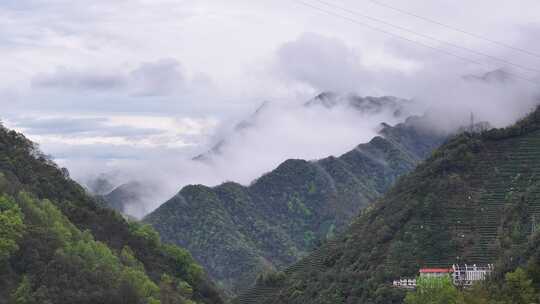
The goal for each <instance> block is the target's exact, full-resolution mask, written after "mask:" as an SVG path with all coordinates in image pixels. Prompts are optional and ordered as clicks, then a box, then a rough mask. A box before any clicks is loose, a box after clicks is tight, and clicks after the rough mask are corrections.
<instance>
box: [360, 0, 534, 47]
mask: <svg viewBox="0 0 540 304" xmlns="http://www.w3.org/2000/svg"><path fill="white" fill-rule="evenodd" d="M367 1H369V2H371V3H373V4H376V5H378V6H382V7H385V8H388V9H391V10H394V11H396V12H399V13H402V14H405V15H409V16H412V17H415V18H418V19H422V20H424V21H426V22H430V23H433V24H436V25H438V26H442V27H444V28H447V29H450V30H452V31H455V32H459V33H462V34H465V35H468V36H471V37H474V38H476V39H480V40H484V41H487V42H489V43H492V44H496V45H498V46H502V47H505V48H508V49H511V50H514V51H518V52H521V53H524V54H527V55H530V56H533V57H536V58H540V54H538V53H535V52H531V51H529V50H526V49H523V48H519V47H515V46H512V45H510V44H507V43H504V42H500V41H497V40H494V39H491V38H488V37H485V36H482V35H478V34H475V33H472V32H469V31H466V30H463V29H460V28H457V27H454V26H451V25H448V24H445V23H442V22H439V21H437V20H433V19H431V18H427V17H423V16H420V15H418V14H415V13H411V12H408V11H406V10H403V9H400V8H397V7H394V6H391V5H388V4H386V3H382V2H380V1H377V0H367Z"/></svg>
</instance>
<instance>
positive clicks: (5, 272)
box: [0, 127, 223, 304]
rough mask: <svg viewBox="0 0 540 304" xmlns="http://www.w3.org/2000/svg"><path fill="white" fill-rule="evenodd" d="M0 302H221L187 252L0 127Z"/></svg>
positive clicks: (29, 144)
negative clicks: (99, 199)
mask: <svg viewBox="0 0 540 304" xmlns="http://www.w3.org/2000/svg"><path fill="white" fill-rule="evenodd" d="M0 303H17V304H26V303H28V304H30V303H54V304H59V303H111V304H112V303H185V304H188V303H190V304H192V303H208V304H211V303H212V304H213V303H223V301H222V300H221V297H220V295H219V294H218V292H217V291H216V289H215V287H214V286H213V284H212V283H210V281H209V280H208V279H207V278H206V276H205V274H204V272H203V270H202V268H201V267H200V266H199V265H198V264H196V263H195V262H194V260H193V258H192V257H191V255H190V254H189V253H188V252H187V251H185V250H184V249H181V248H179V247H175V246H169V245H164V244H162V243H161V241H160V238H159V235H158V234H157V233H156V232H155V231H154V230H153V229H152V228H151V227H149V226H144V225H141V224H139V223H136V222H127V221H126V220H125V219H124V218H123V217H122V216H121V215H120V214H119V213H117V212H115V211H112V210H110V209H108V208H105V207H103V206H101V204H100V203H99V202H97V201H96V200H95V199H93V198H91V197H90V196H88V195H87V194H86V192H85V191H84V189H83V188H82V187H81V186H79V185H78V184H77V183H75V182H74V181H72V180H71V179H70V178H69V173H68V172H67V170H65V169H59V168H58V167H57V166H56V165H55V164H54V163H53V162H52V161H50V160H49V159H48V158H47V157H46V156H45V155H43V154H42V153H41V152H40V151H39V150H38V148H37V147H36V145H35V144H34V143H32V142H30V141H29V140H28V139H26V138H25V137H24V136H23V135H22V134H19V133H16V132H14V131H9V130H7V129H5V128H3V127H0Z"/></svg>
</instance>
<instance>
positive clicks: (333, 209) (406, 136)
mask: <svg viewBox="0 0 540 304" xmlns="http://www.w3.org/2000/svg"><path fill="white" fill-rule="evenodd" d="M422 123H423V119H421V118H411V119H409V120H408V121H407V122H406V123H403V124H400V125H397V126H395V127H391V126H388V125H384V126H383V129H382V131H381V136H379V137H376V138H374V139H373V140H371V141H370V142H369V143H367V144H362V145H359V146H358V147H357V148H356V149H354V150H352V151H350V152H348V153H346V154H344V155H342V156H340V157H329V158H325V159H322V160H318V161H305V160H287V161H285V162H284V163H283V164H281V165H280V166H279V167H278V168H277V169H275V170H274V171H272V172H270V173H268V174H265V175H264V176H262V177H260V178H259V179H257V180H256V181H254V182H253V183H252V184H251V185H249V186H248V187H245V186H242V185H239V184H235V183H225V184H223V185H220V186H218V187H215V188H209V187H205V186H201V185H196V186H188V187H185V188H184V189H182V190H181V191H180V192H179V194H178V195H176V196H175V197H174V198H172V199H171V200H170V201H168V202H166V203H165V204H163V205H162V206H161V207H160V208H158V209H157V210H156V211H154V212H153V213H151V214H150V215H148V216H147V217H146V219H145V222H147V223H150V224H152V225H153V226H154V227H155V228H156V229H157V230H158V231H159V232H160V234H161V235H162V237H163V240H164V241H166V242H172V243H175V244H178V245H181V246H183V247H186V248H187V249H188V250H190V252H192V253H193V255H194V257H195V258H196V260H197V261H199V262H200V263H201V264H202V265H203V266H204V267H205V269H207V270H208V273H209V275H210V276H211V277H212V278H213V279H214V280H216V281H217V282H218V283H219V284H220V285H221V287H222V288H224V289H225V290H227V291H228V292H230V293H237V292H238V291H241V290H245V288H246V287H249V286H251V285H252V284H253V282H254V280H255V279H256V276H257V274H258V273H261V272H265V271H270V270H275V269H283V268H285V267H286V266H288V265H291V264H293V263H294V262H295V261H297V260H298V259H299V258H301V257H303V256H305V255H306V254H307V253H308V252H309V251H311V250H312V249H313V248H315V247H316V246H318V245H319V244H320V242H321V241H322V240H325V239H327V238H330V237H333V236H334V235H335V234H336V233H337V232H339V231H342V230H343V229H344V228H345V227H346V226H347V225H348V224H349V223H350V221H351V219H352V218H353V217H354V216H355V215H356V214H358V212H359V210H361V209H362V208H364V207H365V206H366V205H367V204H368V203H369V202H371V201H373V200H374V199H376V198H378V197H380V195H381V194H382V193H384V192H385V191H386V190H387V189H388V188H389V187H390V186H391V185H392V184H393V183H394V182H395V181H396V180H397V179H398V177H399V176H401V175H403V174H405V173H407V172H410V171H411V170H413V169H414V167H415V166H416V165H417V164H418V163H419V162H420V161H421V160H423V159H424V158H425V157H427V156H428V155H429V154H430V153H431V151H432V150H433V149H434V148H435V147H437V146H438V145H439V144H441V143H442V142H443V140H444V138H445V137H444V136H442V135H439V134H435V133H432V132H430V131H425V130H426V129H425V128H423V127H422Z"/></svg>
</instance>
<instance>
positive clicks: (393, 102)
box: [193, 92, 413, 162]
mask: <svg viewBox="0 0 540 304" xmlns="http://www.w3.org/2000/svg"><path fill="white" fill-rule="evenodd" d="M412 103H413V102H412V101H410V100H407V99H401V98H397V97H391V96H383V97H360V96H358V95H355V94H338V93H334V92H323V93H321V94H319V95H317V96H315V97H314V98H313V99H311V100H309V101H307V102H305V103H304V104H303V106H304V108H305V109H306V110H309V109H312V108H316V107H322V108H324V109H328V110H331V109H333V108H336V107H344V108H348V109H351V110H353V111H355V112H357V113H358V114H359V119H362V115H365V116H374V115H377V114H383V113H384V114H387V115H388V116H389V117H393V118H400V119H402V120H404V119H406V118H407V117H409V116H410V115H411V111H410V109H409V108H410V106H411V104H412ZM272 106H273V104H272V103H271V102H268V101H265V102H263V103H262V104H261V105H260V106H259V107H258V108H257V109H256V110H255V112H253V114H251V115H250V116H249V117H247V118H246V119H244V120H242V121H241V122H239V123H237V124H236V125H235V126H234V127H233V129H232V131H231V132H229V133H228V134H226V135H224V136H223V137H222V138H218V139H217V140H216V143H215V144H214V145H213V146H212V147H211V148H210V149H209V150H208V151H207V152H205V153H202V154H200V155H197V156H196V157H194V158H193V159H194V160H197V161H206V162H210V161H211V160H212V159H213V158H214V157H216V156H220V155H221V154H222V152H223V150H224V149H225V148H226V147H227V146H228V145H229V144H230V142H231V139H232V137H235V136H241V135H242V134H243V133H244V132H246V131H249V130H251V129H253V128H256V127H257V126H258V124H259V123H260V120H261V118H262V117H264V115H265V114H266V113H267V112H268V111H270V110H271V107H272Z"/></svg>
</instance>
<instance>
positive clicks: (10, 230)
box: [0, 196, 25, 261]
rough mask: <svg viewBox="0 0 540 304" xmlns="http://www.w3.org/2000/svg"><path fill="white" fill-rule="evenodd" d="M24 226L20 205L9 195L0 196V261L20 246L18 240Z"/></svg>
mask: <svg viewBox="0 0 540 304" xmlns="http://www.w3.org/2000/svg"><path fill="white" fill-rule="evenodd" d="M24 227H25V226H24V223H23V215H22V212H21V209H20V208H19V206H18V205H17V204H16V203H15V202H14V201H13V200H11V199H8V198H7V197H4V196H2V197H0V261H2V260H5V259H7V258H8V257H9V256H10V255H11V254H12V253H13V252H15V251H16V250H17V249H18V248H19V246H18V245H17V241H18V240H19V239H20V238H21V237H22V234H23V231H24Z"/></svg>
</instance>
